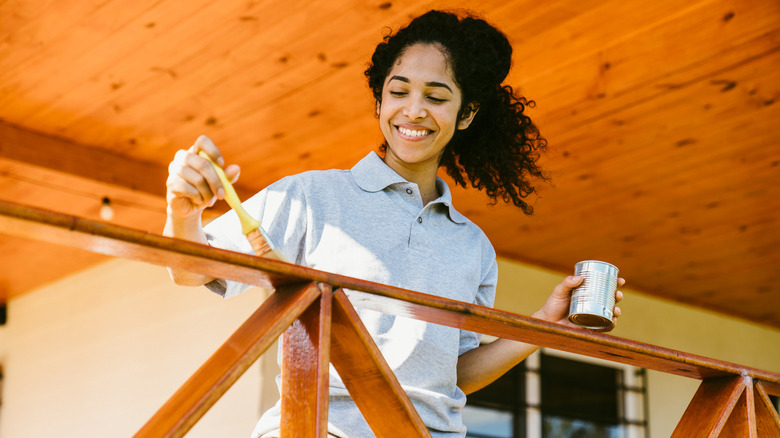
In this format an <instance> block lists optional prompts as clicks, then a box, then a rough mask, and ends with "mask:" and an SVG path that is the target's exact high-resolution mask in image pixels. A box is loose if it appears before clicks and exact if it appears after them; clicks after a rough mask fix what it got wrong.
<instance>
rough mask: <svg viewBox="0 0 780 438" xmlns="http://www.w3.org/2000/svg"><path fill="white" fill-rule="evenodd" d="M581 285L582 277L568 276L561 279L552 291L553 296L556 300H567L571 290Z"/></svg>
mask: <svg viewBox="0 0 780 438" xmlns="http://www.w3.org/2000/svg"><path fill="white" fill-rule="evenodd" d="M580 283H582V277H581V276H579V275H570V276H568V277H566V278H564V279H563V281H561V282H560V283H559V284H558V285H557V286H555V289H553V293H552V294H553V296H555V297H556V298H565V299H568V298H569V295H571V290H572V289H574V288H575V287H577V286H579V285H580Z"/></svg>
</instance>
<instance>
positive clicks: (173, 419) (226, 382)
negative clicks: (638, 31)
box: [135, 283, 321, 438]
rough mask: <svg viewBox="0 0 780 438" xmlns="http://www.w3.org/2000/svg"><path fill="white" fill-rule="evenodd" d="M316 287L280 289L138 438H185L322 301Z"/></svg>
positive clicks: (163, 408) (294, 286) (190, 379)
mask: <svg viewBox="0 0 780 438" xmlns="http://www.w3.org/2000/svg"><path fill="white" fill-rule="evenodd" d="M320 294H321V292H320V289H319V288H318V287H317V285H316V284H314V283H303V284H296V285H290V286H287V287H283V288H280V289H279V290H278V291H277V292H276V293H274V294H272V295H271V296H270V297H269V298H268V299H266V300H265V301H264V302H263V304H262V305H261V306H260V307H259V308H258V309H257V310H256V311H255V312H254V313H253V314H252V315H251V316H250V317H249V318H248V319H247V320H246V322H244V324H242V325H241V327H239V328H238V329H237V330H236V331H235V332H234V333H233V334H232V335H231V336H230V338H228V340H227V341H226V342H225V343H224V344H223V345H222V346H221V347H220V348H219V349H218V350H217V351H216V352H214V354H213V355H212V356H211V357H210V358H209V359H208V360H207V361H206V362H205V363H204V364H203V365H202V366H201V367H200V368H199V369H198V370H197V371H196V372H195V373H194V374H193V375H192V376H191V377H190V378H189V379H188V380H187V381H186V382H185V383H184V385H182V386H181V388H179V390H178V391H176V393H175V394H173V396H171V398H170V399H168V401H167V402H166V403H165V404H164V405H163V406H162V407H161V408H160V409H159V410H158V411H157V413H155V414H154V416H152V418H151V419H149V421H148V422H147V423H146V424H145V425H144V426H143V427H142V428H141V429H140V430H139V431H138V432H137V433H136V434H135V437H137V438H141V437H149V438H151V437H155V438H156V437H181V436H184V434H186V433H187V431H188V430H189V429H190V428H192V426H193V425H194V424H195V423H196V422H197V421H198V420H199V419H200V418H201V417H202V416H203V414H205V413H206V411H208V409H209V408H210V407H211V406H212V405H213V404H214V403H216V401H217V400H219V398H220V397H221V396H222V394H224V393H225V392H226V391H227V390H228V389H229V388H230V386H231V385H232V384H233V383H235V381H236V380H238V378H239V377H240V376H241V375H242V374H243V373H244V371H246V370H247V368H249V367H250V366H251V365H252V363H254V362H255V360H257V358H258V357H260V355H261V354H263V352H264V351H265V350H266V349H268V347H269V346H271V345H272V344H273V343H274V342H275V341H276V339H277V337H279V335H281V334H282V332H284V330H285V329H287V327H289V326H290V324H292V323H293V321H294V320H295V319H296V318H297V317H298V316H299V315H301V314H302V313H304V311H306V309H308V308H310V306H311V304H312V303H313V302H315V300H316V299H317V298H318V297H319V296H320Z"/></svg>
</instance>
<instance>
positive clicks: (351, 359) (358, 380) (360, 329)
mask: <svg viewBox="0 0 780 438" xmlns="http://www.w3.org/2000/svg"><path fill="white" fill-rule="evenodd" d="M332 329H333V337H332V343H331V347H332V349H333V351H332V354H331V356H332V357H331V360H332V361H333V366H334V367H335V368H336V371H338V373H339V376H340V377H341V379H342V381H343V382H344V386H345V387H346V388H347V391H349V395H350V396H351V397H352V400H354V401H355V404H356V405H357V407H358V408H359V409H360V412H361V413H362V414H363V417H364V418H365V419H366V422H368V425H369V426H371V430H372V431H373V432H374V435H376V436H378V437H396V436H397V437H404V438H415V437H418V438H425V437H428V438H429V437H430V436H431V435H430V432H428V428H427V427H426V426H425V423H423V421H422V419H421V418H420V415H419V414H418V413H417V410H415V408H414V406H413V405H412V402H411V401H410V400H409V397H408V396H407V395H406V392H405V391H404V389H403V388H402V387H401V384H400V383H398V380H397V379H396V377H395V374H394V373H393V370H392V369H391V368H390V366H389V365H388V364H387V362H386V361H385V358H384V357H383V356H382V353H380V351H379V348H378V347H377V346H376V344H375V343H374V340H373V339H372V338H371V334H369V332H368V330H366V327H365V326H364V325H363V323H362V322H361V320H360V317H359V316H358V314H357V312H355V309H354V308H353V307H352V304H351V303H350V301H349V299H348V298H347V296H346V294H345V293H344V291H343V290H341V289H339V290H337V291H335V292H334V293H333V327H332Z"/></svg>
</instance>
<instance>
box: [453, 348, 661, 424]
mask: <svg viewBox="0 0 780 438" xmlns="http://www.w3.org/2000/svg"><path fill="white" fill-rule="evenodd" d="M645 388H646V373H645V370H643V369H639V368H635V367H631V366H628V365H622V364H617V363H612V362H608V361H602V360H598V359H590V358H586V357H581V356H577V355H573V354H568V353H563V352H558V351H554V350H546V349H545V350H543V351H541V352H537V353H534V354H533V355H532V356H531V357H529V358H528V359H526V360H525V361H524V362H523V363H521V364H520V365H518V366H516V367H515V368H513V369H512V370H511V371H509V372H508V373H507V374H505V375H504V376H502V377H501V378H499V379H498V380H497V381H495V382H493V383H492V384H490V385H488V386H487V387H485V388H483V389H482V390H480V391H477V392H475V393H474V394H471V395H469V397H468V403H467V405H466V407H465V408H464V410H463V419H464V422H465V423H466V426H467V427H468V433H467V436H468V437H473V438H581V437H582V438H643V437H646V436H648V435H647V421H646V419H647V413H646V408H645V406H646V405H647V404H646V401H647V400H646V395H647V394H646V390H645Z"/></svg>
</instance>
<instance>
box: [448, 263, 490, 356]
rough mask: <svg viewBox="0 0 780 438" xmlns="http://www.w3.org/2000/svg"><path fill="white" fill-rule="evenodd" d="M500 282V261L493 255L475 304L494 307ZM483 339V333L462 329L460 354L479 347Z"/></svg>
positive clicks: (475, 298)
mask: <svg viewBox="0 0 780 438" xmlns="http://www.w3.org/2000/svg"><path fill="white" fill-rule="evenodd" d="M497 283H498V262H496V259H495V256H493V257H492V262H491V264H490V265H489V268H488V269H487V274H486V275H485V277H484V279H483V280H482V283H481V284H480V285H479V289H478V290H477V294H476V296H475V297H474V302H473V304H477V305H479V306H485V307H493V305H494V303H495V299H496V284H497ZM481 340H482V333H477V332H472V331H468V330H461V331H460V347H459V349H458V356H460V355H461V354H463V353H465V352H467V351H469V350H473V349H475V348H477V347H479V343H480V341H481Z"/></svg>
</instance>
